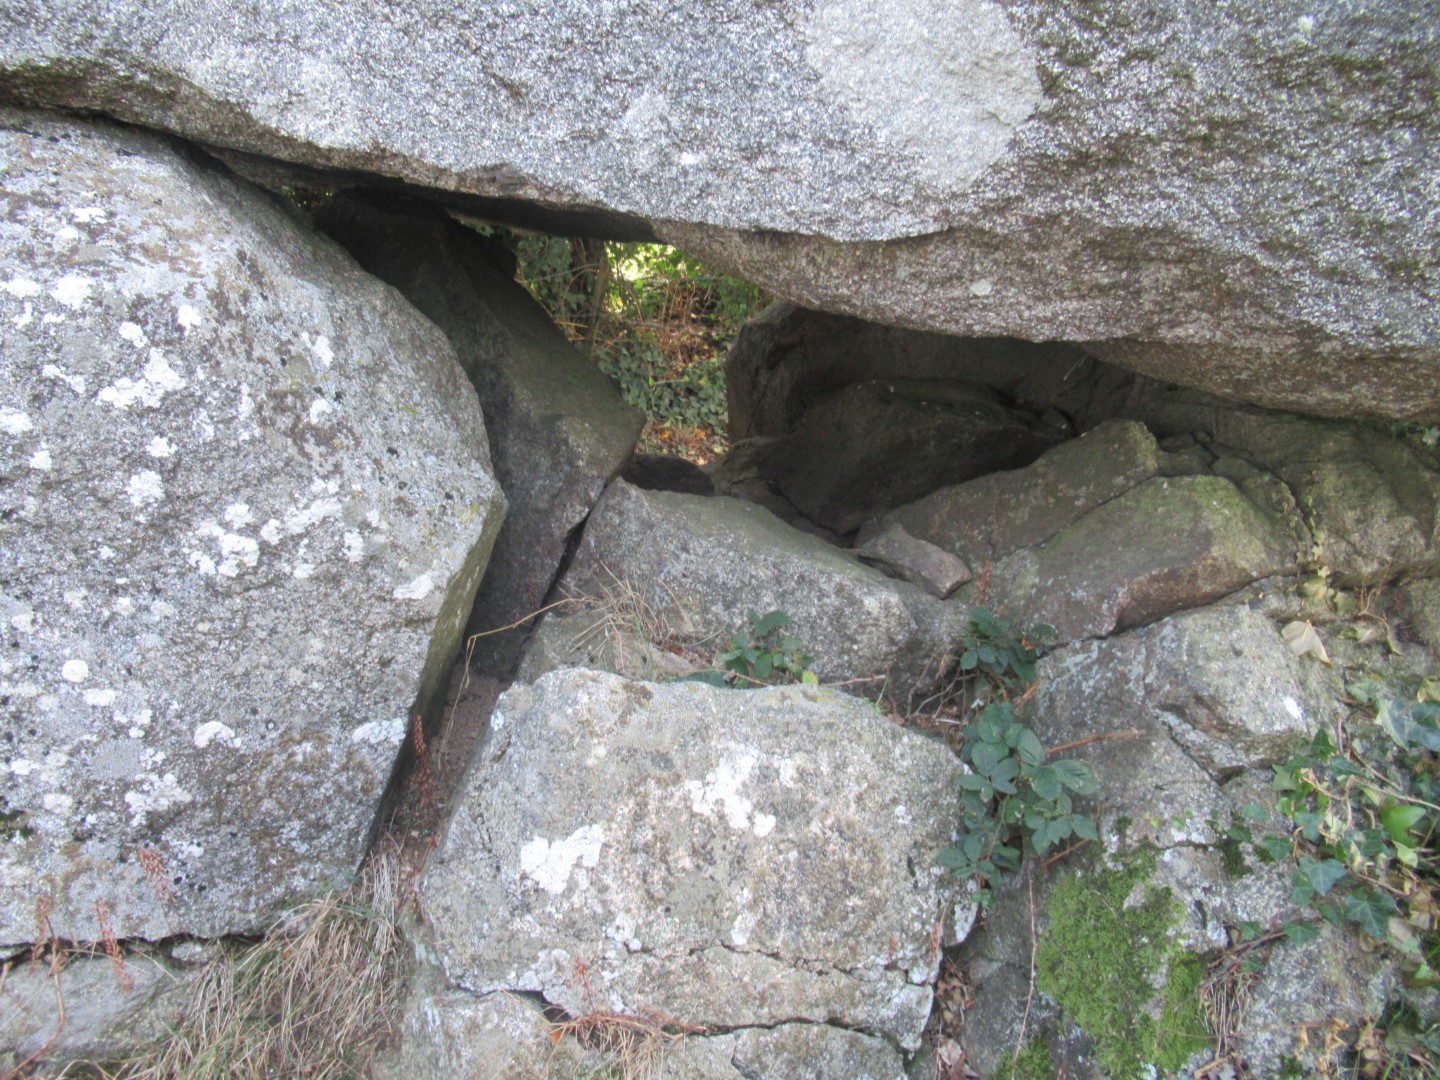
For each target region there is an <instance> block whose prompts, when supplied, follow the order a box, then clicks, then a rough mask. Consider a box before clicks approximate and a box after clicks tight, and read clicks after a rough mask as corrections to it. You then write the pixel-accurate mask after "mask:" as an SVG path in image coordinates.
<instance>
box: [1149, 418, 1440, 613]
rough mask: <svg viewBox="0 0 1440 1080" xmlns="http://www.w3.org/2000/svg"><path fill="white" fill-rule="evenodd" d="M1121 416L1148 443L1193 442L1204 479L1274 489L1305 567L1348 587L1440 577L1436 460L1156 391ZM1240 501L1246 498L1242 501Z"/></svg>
mask: <svg viewBox="0 0 1440 1080" xmlns="http://www.w3.org/2000/svg"><path fill="white" fill-rule="evenodd" d="M1130 409H1131V410H1132V411H1133V412H1134V413H1135V414H1136V415H1139V416H1140V417H1141V418H1143V419H1144V420H1145V422H1146V423H1147V424H1148V425H1149V426H1150V427H1151V429H1152V430H1154V431H1155V432H1156V434H1157V435H1161V436H1173V435H1177V434H1189V435H1193V436H1194V437H1195V438H1196V439H1197V440H1198V441H1199V442H1200V443H1201V445H1203V446H1204V447H1205V448H1206V449H1207V450H1208V451H1209V452H1210V454H1211V455H1213V462H1212V465H1211V469H1212V471H1214V472H1216V473H1217V474H1221V475H1230V476H1233V477H1234V478H1235V480H1236V482H1237V484H1241V485H1244V484H1245V483H1246V481H1247V479H1250V482H1251V483H1252V484H1254V485H1256V486H1257V488H1258V487H1260V486H1261V485H1263V484H1264V483H1266V482H1268V483H1269V484H1270V485H1271V486H1272V487H1273V486H1276V485H1277V482H1278V485H1280V486H1281V492H1280V494H1279V495H1278V496H1272V501H1277V500H1288V501H1289V504H1290V508H1291V509H1290V513H1291V514H1292V515H1294V516H1298V517H1299V519H1300V520H1301V522H1302V523H1303V528H1304V530H1305V531H1306V533H1307V534H1308V536H1307V543H1308V546H1309V551H1308V552H1307V556H1308V558H1309V559H1310V560H1311V561H1313V562H1314V563H1316V564H1318V565H1323V566H1325V567H1327V568H1328V570H1329V571H1330V572H1332V573H1333V574H1334V575H1335V576H1336V579H1337V580H1338V581H1339V582H1341V583H1343V584H1347V585H1366V586H1373V585H1376V584H1379V583H1381V582H1384V581H1388V580H1391V579H1394V578H1396V577H1400V576H1404V575H1410V574H1424V575H1435V574H1440V454H1437V453H1436V451H1435V450H1434V448H1431V447H1426V446H1424V445H1423V444H1421V443H1419V442H1418V441H1415V440H1410V439H1405V438H1400V437H1396V436H1395V435H1393V434H1391V433H1390V432H1388V431H1383V430H1377V429H1375V428H1372V427H1367V426H1363V425H1355V424H1338V423H1333V422H1328V421H1324V420H1315V419H1310V418H1307V417H1303V416H1291V415H1286V414H1283V413H1274V412H1269V411H1266V410H1262V409H1254V408H1242V407H1236V406H1234V405H1233V404H1231V403H1228V402H1224V401H1217V400H1216V399H1214V398H1211V397H1208V396H1207V395H1201V394H1196V393H1193V392H1163V391H1155V390H1152V391H1151V392H1149V393H1147V394H1144V395H1141V397H1140V398H1139V400H1137V401H1136V402H1134V403H1132V405H1131V406H1130ZM1247 493H1248V492H1247Z"/></svg>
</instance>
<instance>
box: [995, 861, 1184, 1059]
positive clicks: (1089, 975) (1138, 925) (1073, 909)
mask: <svg viewBox="0 0 1440 1080" xmlns="http://www.w3.org/2000/svg"><path fill="white" fill-rule="evenodd" d="M1153 869H1154V857H1153V856H1137V857H1134V858H1132V859H1130V860H1129V861H1128V862H1127V863H1126V864H1125V865H1123V866H1122V867H1120V868H1119V869H1115V870H1092V871H1089V872H1085V873H1079V874H1075V875H1072V876H1071V877H1069V878H1067V879H1066V880H1065V881H1063V882H1061V883H1060V884H1059V885H1058V886H1057V887H1056V889H1055V891H1054V893H1053V894H1052V895H1051V897H1050V902H1049V905H1048V911H1049V915H1050V928H1049V929H1048V930H1047V931H1046V932H1045V935H1044V937H1043V938H1042V939H1041V941H1040V944H1039V947H1038V948H1037V950H1036V955H1035V962H1036V974H1037V985H1038V986H1039V988H1040V989H1041V990H1043V991H1044V992H1045V993H1047V994H1049V995H1050V996H1051V997H1052V998H1054V999H1055V1001H1056V1002H1057V1003H1058V1004H1059V1005H1060V1008H1061V1009H1063V1010H1064V1012H1065V1014H1066V1015H1067V1016H1068V1017H1069V1018H1070V1020H1072V1021H1073V1022H1074V1023H1076V1024H1078V1025H1079V1026H1080V1027H1081V1028H1082V1029H1083V1030H1084V1031H1085V1033H1086V1034H1087V1035H1088V1036H1089V1037H1090V1039H1091V1041H1092V1042H1093V1043H1094V1044H1095V1053H1096V1057H1097V1059H1098V1061H1099V1063H1100V1066H1101V1067H1102V1068H1103V1069H1104V1070H1105V1072H1106V1073H1107V1074H1108V1075H1109V1076H1112V1077H1114V1078H1116V1080H1129V1078H1131V1077H1139V1076H1142V1075H1145V1074H1146V1073H1147V1070H1146V1068H1145V1066H1147V1065H1150V1066H1154V1068H1155V1069H1157V1070H1158V1071H1159V1072H1160V1073H1162V1074H1164V1073H1167V1072H1174V1071H1175V1070H1177V1069H1179V1068H1180V1066H1182V1065H1183V1064H1184V1063H1185V1062H1186V1061H1187V1060H1188V1059H1189V1058H1190V1057H1191V1055H1193V1054H1195V1053H1196V1052H1197V1051H1200V1050H1204V1049H1205V1048H1206V1047H1207V1046H1208V1045H1209V1039H1208V1036H1207V1035H1206V1032H1205V1024H1204V1020H1203V1017H1202V1015H1201V1012H1200V984H1201V982H1202V981H1203V979H1204V977H1205V965H1204V962H1203V961H1202V960H1200V959H1199V958H1198V957H1195V956H1192V955H1190V954H1187V953H1186V952H1185V951H1184V950H1182V949H1180V948H1179V947H1178V946H1176V945H1175V943H1174V942H1173V941H1171V939H1170V936H1169V931H1170V930H1171V928H1172V927H1174V926H1175V924H1176V923H1177V922H1178V921H1179V918H1180V907H1179V904H1178V903H1177V902H1176V900H1175V897H1174V895H1173V894H1172V893H1171V892H1170V890H1169V889H1165V888H1154V887H1151V886H1149V885H1145V886H1144V891H1143V897H1142V898H1141V899H1140V901H1139V902H1138V903H1133V902H1132V903H1131V904H1130V905H1129V906H1127V904H1126V902H1127V900H1130V899H1131V896H1132V894H1133V893H1135V892H1136V888H1137V886H1140V885H1142V883H1144V882H1145V881H1146V879H1147V878H1148V877H1149V876H1150V872H1151V871H1152V870H1153ZM1162 974H1163V976H1164V978H1165V987H1164V989H1163V990H1161V989H1158V988H1157V985H1156V984H1157V983H1158V982H1159V981H1160V977H1161V976H1162ZM1156 1013H1158V1014H1159V1017H1160V1018H1159V1020H1156V1019H1155V1014H1156ZM1016 1075H1017V1076H1018V1075H1022V1074H1019V1073H1017V1074H1016Z"/></svg>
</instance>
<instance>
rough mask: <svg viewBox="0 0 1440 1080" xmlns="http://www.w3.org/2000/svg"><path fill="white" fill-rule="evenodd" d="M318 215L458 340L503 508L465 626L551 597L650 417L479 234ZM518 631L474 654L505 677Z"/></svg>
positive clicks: (355, 208)
mask: <svg viewBox="0 0 1440 1080" xmlns="http://www.w3.org/2000/svg"><path fill="white" fill-rule="evenodd" d="M318 220H319V222H320V224H321V226H322V228H324V229H325V230H326V232H328V233H329V234H330V235H331V236H333V237H334V238H335V239H336V240H338V241H339V242H340V243H342V244H343V245H345V246H346V248H347V249H348V250H349V251H350V252H351V254H353V255H354V256H355V258H356V260H357V261H358V262H359V263H360V265H361V266H363V267H364V268H365V269H366V270H368V271H369V272H370V273H372V274H374V275H375V276H377V277H379V278H380V279H381V280H383V281H386V282H389V283H390V284H391V285H394V286H395V287H396V288H397V289H399V290H400V292H401V293H402V294H403V295H404V296H405V298H406V299H407V300H409V301H410V302H411V303H412V304H414V305H415V307H416V308H417V309H419V311H420V312H421V313H422V314H424V315H425V316H426V317H427V318H429V319H430V321H431V322H433V323H435V325H436V326H438V327H440V329H441V330H443V331H445V334H446V336H447V337H449V338H450V341H451V342H452V343H453V344H454V345H455V349H456V354H457V356H458V357H459V360H460V364H461V366H462V367H463V368H464V369H465V371H466V373H467V374H468V375H469V376H470V380H471V382H473V383H474V384H475V388H476V390H477V391H478V392H479V395H480V405H481V407H482V408H483V410H484V412H485V428H486V432H487V433H488V435H489V437H490V453H491V459H492V460H493V462H494V465H495V475H496V477H497V479H498V480H499V481H500V486H501V488H502V489H503V490H504V492H505V496H506V499H507V501H508V503H509V513H508V514H507V516H506V518H505V524H504V525H503V526H502V527H501V529H500V535H499V536H498V537H497V539H496V541H495V549H494V552H493V553H492V555H491V558H490V565H489V568H488V569H487V571H486V574H485V579H484V581H483V582H482V583H481V586H480V593H479V595H478V596H477V597H476V599H475V610H474V614H473V615H472V616H471V617H470V623H469V626H468V630H469V632H470V633H481V632H483V631H489V630H494V629H496V628H499V627H505V626H510V625H511V624H512V623H515V622H518V621H520V620H523V619H524V617H525V616H527V615H529V614H530V613H531V612H534V611H536V610H538V609H539V608H540V607H542V606H543V605H544V603H545V598H546V596H547V595H548V593H549V591H550V586H551V585H552V584H554V581H555V575H556V574H557V573H558V572H559V569H560V562H561V559H562V558H563V556H564V554H565V547H566V544H567V542H568V541H569V539H570V534H571V532H572V531H573V530H574V529H575V528H576V527H577V526H578V525H579V524H580V523H581V522H582V521H584V520H585V516H586V515H587V514H589V513H590V508H591V507H592V506H594V504H595V500H596V499H598V498H599V497H600V493H601V491H603V490H604V488H605V483H606V481H608V480H609V479H610V478H611V477H612V476H614V475H615V473H616V472H618V471H619V469H620V467H621V466H622V465H623V464H625V462H626V461H627V459H628V458H629V457H630V452H631V451H632V450H633V449H634V447H635V440H636V439H637V438H639V435H640V428H641V426H642V425H643V424H644V422H645V418H644V417H643V416H641V415H640V413H638V412H637V411H636V410H634V409H632V408H631V407H630V406H628V405H626V404H625V403H624V402H623V401H622V400H621V399H620V396H619V394H618V393H616V391H615V388H614V386H613V385H611V383H610V380H609V379H607V378H606V377H605V376H604V374H602V373H601V371H600V369H599V368H597V367H596V366H595V365H594V364H592V363H590V361H589V360H588V359H587V358H586V357H585V356H583V355H582V354H581V353H580V352H579V351H578V350H576V349H575V347H574V346H573V345H571V344H570V342H568V341H567V340H566V339H565V335H564V334H562V333H561V332H560V330H559V328H558V327H557V326H555V324H554V323H552V322H551V321H550V317H549V316H548V315H546V314H545V311H544V309H542V308H541V307H540V305H539V304H537V303H536V302H535V301H534V299H533V298H532V297H531V296H530V294H529V293H527V292H526V291H525V290H524V289H523V288H522V287H521V286H520V285H518V284H517V283H516V282H515V281H514V280H513V275H511V274H507V273H504V272H502V270H501V269H499V268H498V267H497V266H496V264H495V261H494V257H493V255H492V253H491V251H490V250H489V249H488V247H487V245H486V244H485V243H484V242H483V241H482V240H481V238H480V237H479V236H478V235H476V234H475V233H474V231H473V230H470V229H468V228H465V227H464V226H462V225H460V224H458V223H456V222H454V221H452V220H450V219H449V218H448V217H446V216H445V215H443V214H440V213H438V212H435V211H433V210H432V211H430V212H428V213H427V212H426V210H424V209H422V208H413V207H412V208H409V209H408V210H404V209H402V210H399V211H391V210H385V209H381V208H380V207H378V206H376V205H371V204H364V203H356V202H346V203H339V204H334V205H331V206H328V207H325V208H323V209H322V210H321V211H320V212H319V214H318ZM523 644H524V632H523V630H521V629H519V628H516V629H515V630H513V631H510V632H506V633H503V634H487V635H486V636H485V637H482V638H479V639H478V640H477V642H476V650H475V663H476V665H477V666H478V667H480V668H482V669H483V670H487V671H492V672H496V673H500V674H508V673H509V671H510V669H511V668H513V666H514V664H515V662H516V661H517V660H518V659H519V656H520V649H521V647H522V646H523Z"/></svg>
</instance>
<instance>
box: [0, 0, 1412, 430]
mask: <svg viewBox="0 0 1440 1080" xmlns="http://www.w3.org/2000/svg"><path fill="white" fill-rule="evenodd" d="M1432 16H1433V12H1432V11H1431V10H1430V7H1429V5H1427V4H1425V3H1422V2H1420V0H1399V2H1391V0H1385V2H1380V0H1361V2H1355V0H1307V2H1304V3H1301V2H1299V0H1284V2H1280V3H1273V4H1208V5H1195V4H1192V3H1185V2H1182V0H1160V2H1155V0H1116V2H1113V3H1107V4H1105V5H1103V6H1101V7H1098V8H1097V7H1095V6H1094V5H1081V6H1076V5H1075V4H1072V3H1066V2H1063V0H957V2H953V3H949V4H944V5H938V6H937V5H935V4H933V3H929V2H926V0H885V2H884V3H874V2H872V0H816V2H814V3H799V2H798V0H784V2H779V3H764V4H755V3H742V2H723V3H717V2H709V0H707V2H700V0H688V2H683V3H678V4H661V3H656V2H654V0H630V2H626V3H620V4H607V5H596V4H594V3H590V2H587V0H555V2H552V3H547V4H545V5H541V6H532V7H529V8H525V7H515V6H510V5H502V4H493V5H478V6H477V5H475V4H470V3H462V2H459V0H404V2H399V3H389V4H385V5H358V6H357V5H355V4H350V3H344V2H342V0H311V2H308V3H304V4H292V5H286V6H285V7H284V8H283V10H279V9H275V8H274V7H272V6H269V5H259V6H255V5H252V6H240V7H237V6H235V5H234V4H230V3H226V2H224V0H201V2H198V3H196V2H192V0H185V2H181V0H159V2H157V0H111V2H108V3H106V4H103V5H99V6H97V5H93V4H92V5H86V4H79V3H37V2H36V0H5V2H4V3H3V5H0V27H3V32H0V94H3V95H4V96H6V97H8V98H10V99H11V100H22V101H25V102H29V103H33V104H42V105H61V106H66V107H73V108H84V109H91V110H96V111H100V112H104V113H106V114H109V115H111V116H115V117H117V118H120V119H123V120H127V121H131V122H136V123H142V124H149V125H153V126H157V127H163V128H168V129H170V130H173V131H176V132H179V133H182V134H184V135H186V136H188V137H191V138H194V139H196V140H198V141H201V142H204V143H207V144H211V145H215V146H220V147H230V148H236V149H239V150H244V151H249V152H251V153H254V154H263V155H268V156H270V157H273V158H279V159H283V160H285V161H289V162H299V163H304V164H306V165H309V166H324V167H329V168H338V169H345V170H358V171H361V172H370V173H379V174H384V175H386V176H390V177H396V178H399V179H403V180H406V181H410V182H412V183H415V184H418V185H423V186H426V187H432V188H442V189H449V190H451V191H456V192H463V193H468V194H471V195H473V196H476V197H479V198H482V199H485V200H488V202H487V204H486V205H487V207H489V208H490V209H491V210H493V211H499V212H507V211H508V212H509V213H511V214H513V215H526V214H528V215H531V220H532V221H533V219H534V215H536V214H540V213H546V212H553V211H555V210H560V211H568V212H570V213H571V214H572V217H576V218H588V220H589V223H590V227H592V228H609V229H611V230H618V231H622V232H626V233H627V234H628V235H631V236H640V235H645V234H647V233H648V232H650V231H651V230H652V229H653V230H654V231H656V232H658V233H659V234H660V235H661V236H662V238H664V239H666V240H667V241H668V242H671V243H675V244H677V245H679V246H681V247H683V248H685V249H686V250H688V251H691V252H693V253H694V254H696V255H698V256H700V257H702V258H705V259H707V260H708V261H711V262H713V263H715V264H717V265H719V266H722V267H725V268H726V269H728V270H730V271H731V272H734V273H737V274H739V275H741V276H743V277H746V278H749V279H750V280H753V281H756V282H759V283H761V284H762V285H764V286H766V287H767V288H769V289H771V290H773V291H775V292H776V293H777V294H779V295H781V296H784V297H786V298H787V299H789V300H792V301H796V302H799V303H803V304H805V305H807V306H809V307H814V308H820V309H824V310H829V311H838V312H844V313H846V314H850V315H858V316H862V317H865V318H870V319H875V320H877V321H881V322H887V323H890V324H893V325H901V326H909V327H914V328H918V329H928V330H940V331H945V332H948V333H955V334H966V335H979V336H996V335H1001V336H1014V337H1021V338H1025V339H1027V340H1030V341H1050V340H1060V341H1071V342H1087V343H1090V344H1091V346H1092V347H1093V348H1094V349H1095V350H1096V351H1097V352H1098V353H1099V354H1100V355H1101V356H1102V358H1104V359H1107V360H1111V361H1113V362H1115V363H1117V364H1121V365H1123V366H1125V367H1128V368H1130V369H1132V370H1136V371H1142V372H1145V373H1147V374H1152V375H1156V376H1158V377H1161V378H1165V379H1168V380H1172V381H1178V382H1182V383H1185V384H1187V385H1194V386H1201V387H1204V388H1207V389H1211V390H1214V391H1216V392H1220V393H1226V394H1229V395H1231V396H1234V397H1239V398H1242V399H1244V400H1250V401H1257V402H1261V403H1265V404H1270V405H1274V406H1278V407H1283V408H1291V409H1296V410H1299V411H1303V412H1316V413H1324V414H1332V415H1346V416H1354V415H1380V416H1391V417H1406V418H1411V419H1421V418H1429V419H1432V420H1433V419H1435V418H1437V417H1440V389H1437V387H1440V379H1437V378H1436V375H1437V370H1440V348H1437V344H1440V315H1437V311H1436V306H1435V304H1434V293H1435V289H1436V282H1437V277H1436V266H1437V265H1440V262H1437V250H1440V230H1437V221H1440V216H1437V194H1436V190H1435V187H1434V185H1433V183H1432V182H1431V181H1432V178H1433V177H1434V175H1435V174H1436V172H1437V168H1440V165H1437V160H1436V147H1437V146H1440V139H1437V135H1440V113H1437V111H1436V110H1435V109H1434V107H1433V106H1434V99H1435V96H1436V92H1437V76H1436V69H1435V66H1434V62H1433V60H1434V55H1435V49H1436V34H1437V30H1436V20H1435V19H1434V18H1433V17H1432Z"/></svg>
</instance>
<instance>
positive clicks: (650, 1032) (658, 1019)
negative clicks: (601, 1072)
mask: <svg viewBox="0 0 1440 1080" xmlns="http://www.w3.org/2000/svg"><path fill="white" fill-rule="evenodd" d="M703 1033H704V1029H703V1028H698V1027H694V1026H693V1025H690V1024H685V1023H681V1022H680V1021H678V1020H675V1019H673V1018H671V1017H668V1016H664V1015H662V1014H660V1013H647V1014H646V1015H643V1016H634V1015H631V1014H629V1013H614V1012H593V1013H587V1014H586V1015H584V1016H577V1017H576V1018H575V1019H573V1020H566V1021H563V1022H561V1023H558V1024H556V1025H555V1026H554V1027H553V1028H552V1029H551V1030H550V1041H551V1042H552V1043H558V1042H559V1041H560V1040H561V1039H563V1038H564V1037H565V1036H567V1035H568V1036H570V1037H571V1038H573V1039H575V1040H576V1041H577V1042H579V1043H580V1045H582V1046H584V1047H587V1048H589V1049H591V1050H598V1051H600V1052H601V1053H604V1054H606V1055H608V1056H609V1057H610V1059H611V1063H612V1064H613V1065H614V1067H615V1068H616V1069H617V1070H618V1071H619V1074H620V1076H621V1077H623V1078H624V1080H651V1078H652V1077H659V1076H660V1075H661V1062H662V1060H663V1058H664V1056H665V1051H667V1050H668V1049H670V1047H672V1046H674V1045H675V1044H676V1043H678V1042H680V1041H681V1040H682V1039H684V1038H685V1037H686V1036H688V1035H699V1034H703Z"/></svg>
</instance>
